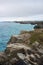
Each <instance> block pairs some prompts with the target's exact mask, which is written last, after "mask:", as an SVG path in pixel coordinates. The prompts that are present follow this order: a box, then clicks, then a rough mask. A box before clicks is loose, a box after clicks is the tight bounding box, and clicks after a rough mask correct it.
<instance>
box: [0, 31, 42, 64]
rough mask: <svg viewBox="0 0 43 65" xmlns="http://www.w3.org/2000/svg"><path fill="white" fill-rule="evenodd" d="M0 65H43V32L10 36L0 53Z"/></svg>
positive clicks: (26, 32)
mask: <svg viewBox="0 0 43 65" xmlns="http://www.w3.org/2000/svg"><path fill="white" fill-rule="evenodd" d="M0 65H43V31H41V32H35V31H30V32H28V31H22V32H21V33H20V34H19V35H18V36H12V37H11V38H10V40H9V41H8V43H7V47H6V49H5V51H4V52H0Z"/></svg>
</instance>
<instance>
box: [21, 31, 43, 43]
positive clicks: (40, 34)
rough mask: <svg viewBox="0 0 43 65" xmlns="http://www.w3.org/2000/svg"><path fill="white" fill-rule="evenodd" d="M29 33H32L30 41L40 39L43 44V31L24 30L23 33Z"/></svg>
mask: <svg viewBox="0 0 43 65" xmlns="http://www.w3.org/2000/svg"><path fill="white" fill-rule="evenodd" d="M24 33H29V34H31V37H30V39H29V40H30V43H31V44H32V43H34V42H35V41H38V42H39V43H41V44H43V31H41V32H35V31H30V32H29V31H22V32H21V34H24Z"/></svg>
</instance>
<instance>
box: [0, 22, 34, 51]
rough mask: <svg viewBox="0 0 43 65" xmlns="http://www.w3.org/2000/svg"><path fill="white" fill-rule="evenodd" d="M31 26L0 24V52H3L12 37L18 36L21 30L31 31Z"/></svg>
mask: <svg viewBox="0 0 43 65" xmlns="http://www.w3.org/2000/svg"><path fill="white" fill-rule="evenodd" d="M33 27H34V26H33V25H30V24H18V23H8V22H7V23H5V22H3V23H2V22H0V51H4V50H5V48H6V46H7V42H8V40H9V39H10V37H11V36H12V35H18V34H19V33H20V31H21V30H27V31H28V30H33Z"/></svg>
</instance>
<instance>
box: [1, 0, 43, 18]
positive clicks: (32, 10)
mask: <svg viewBox="0 0 43 65" xmlns="http://www.w3.org/2000/svg"><path fill="white" fill-rule="evenodd" d="M39 14H43V0H0V17H24V16H25V17H27V16H32V15H39Z"/></svg>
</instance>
